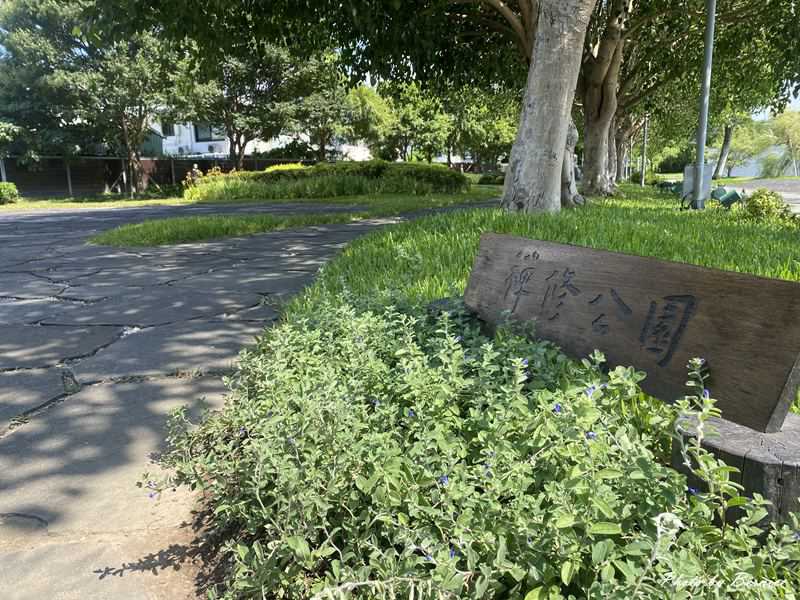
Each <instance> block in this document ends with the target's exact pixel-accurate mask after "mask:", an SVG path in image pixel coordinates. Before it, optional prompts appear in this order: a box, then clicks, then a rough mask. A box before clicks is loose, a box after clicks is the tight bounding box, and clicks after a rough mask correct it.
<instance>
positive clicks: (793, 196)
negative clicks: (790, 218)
mask: <svg viewBox="0 0 800 600" xmlns="http://www.w3.org/2000/svg"><path fill="white" fill-rule="evenodd" d="M732 187H734V188H735V189H737V190H739V189H742V190H747V191H755V190H757V189H759V188H766V189H768V190H773V191H775V192H780V193H781V194H782V195H783V199H784V200H786V203H787V204H789V206H791V207H792V210H793V211H794V212H796V213H800V179H757V180H755V181H745V182H742V183H737V184H735V185H733V186H732Z"/></svg>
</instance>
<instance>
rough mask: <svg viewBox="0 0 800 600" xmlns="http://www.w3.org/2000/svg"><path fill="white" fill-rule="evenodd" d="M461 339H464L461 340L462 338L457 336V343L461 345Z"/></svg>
mask: <svg viewBox="0 0 800 600" xmlns="http://www.w3.org/2000/svg"><path fill="white" fill-rule="evenodd" d="M461 339H462V338H461V336H460V335H457V336H456V343H459V342H461Z"/></svg>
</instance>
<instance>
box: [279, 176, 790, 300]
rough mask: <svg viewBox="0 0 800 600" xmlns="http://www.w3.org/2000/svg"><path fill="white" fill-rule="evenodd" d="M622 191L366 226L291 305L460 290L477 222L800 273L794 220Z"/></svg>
mask: <svg viewBox="0 0 800 600" xmlns="http://www.w3.org/2000/svg"><path fill="white" fill-rule="evenodd" d="M625 192H626V194H627V197H626V198H612V199H607V200H596V201H592V202H591V203H590V205H589V206H587V207H585V208H581V209H577V210H571V211H564V212H561V213H559V214H555V215H552V214H536V215H523V214H510V213H507V212H504V211H502V210H499V209H482V210H470V211H460V212H458V213H454V214H446V215H436V216H431V217H428V218H425V219H421V220H417V221H414V222H411V223H405V224H402V225H399V226H397V227H394V228H392V229H390V230H387V231H381V232H376V233H373V234H371V235H369V236H367V237H365V238H362V239H360V240H357V241H355V242H354V243H353V244H351V245H350V246H349V247H348V248H347V249H346V250H345V252H344V253H343V254H342V255H341V256H340V257H339V258H338V259H337V260H336V261H335V262H333V263H332V264H330V265H329V266H328V267H327V268H326V270H325V272H324V273H323V274H322V276H321V278H320V279H319V281H318V282H317V284H316V285H315V286H313V287H312V288H311V289H310V290H309V291H308V292H307V293H306V294H305V295H304V296H302V297H300V298H298V299H297V300H296V301H295V304H294V306H295V307H300V306H301V305H311V304H314V303H315V302H318V301H320V300H321V299H322V298H323V297H327V298H335V297H336V296H337V295H338V294H339V293H340V292H342V291H344V290H345V289H346V290H347V291H348V293H352V294H356V295H358V296H361V297H373V298H374V297H376V295H378V296H386V295H387V294H388V295H393V296H396V297H397V300H400V301H403V302H405V303H411V304H425V303H427V302H430V301H432V300H435V299H437V298H441V297H444V296H450V295H453V294H460V293H462V292H463V290H464V287H465V285H466V281H467V278H468V275H469V272H470V269H471V268H472V263H473V261H474V258H475V254H476V253H477V250H478V243H479V240H480V236H481V234H482V233H484V232H495V233H504V234H511V235H518V236H522V237H528V238H532V239H541V240H547V241H553V242H561V243H566V244H575V245H580V246H587V247H591V248H598V249H603V250H610V251H615V252H622V253H626V254H634V255H639V256H649V257H654V258H660V259H664V260H671V261H676V262H683V263H688V264H694V265H699V266H704V267H711V268H716V269H722V270H728V271H738V272H741V273H750V274H753V275H758V276H762V277H772V278H777V279H785V280H789V281H800V231H798V229H797V228H792V227H785V226H781V225H780V224H775V223H758V222H752V221H745V220H741V219H737V218H735V216H734V215H733V214H732V213H730V212H728V211H726V210H724V209H709V210H706V211H680V210H678V202H677V201H676V200H675V199H674V197H672V196H669V195H662V194H657V193H655V192H653V191H650V190H639V189H638V188H634V187H626V188H625Z"/></svg>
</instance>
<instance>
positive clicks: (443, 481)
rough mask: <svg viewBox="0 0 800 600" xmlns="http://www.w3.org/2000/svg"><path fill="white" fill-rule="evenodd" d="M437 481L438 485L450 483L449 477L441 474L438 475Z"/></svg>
mask: <svg viewBox="0 0 800 600" xmlns="http://www.w3.org/2000/svg"><path fill="white" fill-rule="evenodd" d="M438 481H439V484H440V485H447V484H448V483H450V478H449V477H448V476H447V475H442V476H441V477H439V480H438Z"/></svg>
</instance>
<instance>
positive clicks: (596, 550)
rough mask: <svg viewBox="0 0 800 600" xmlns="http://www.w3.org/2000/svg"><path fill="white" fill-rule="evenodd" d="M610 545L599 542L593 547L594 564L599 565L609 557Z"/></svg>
mask: <svg viewBox="0 0 800 600" xmlns="http://www.w3.org/2000/svg"><path fill="white" fill-rule="evenodd" d="M609 546H610V545H609V544H608V543H606V541H602V542H597V543H596V544H595V545H594V546H592V563H593V564H595V565H599V564H600V563H601V562H603V561H604V560H605V559H606V558H607V557H608V551H609V549H610V548H609Z"/></svg>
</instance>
